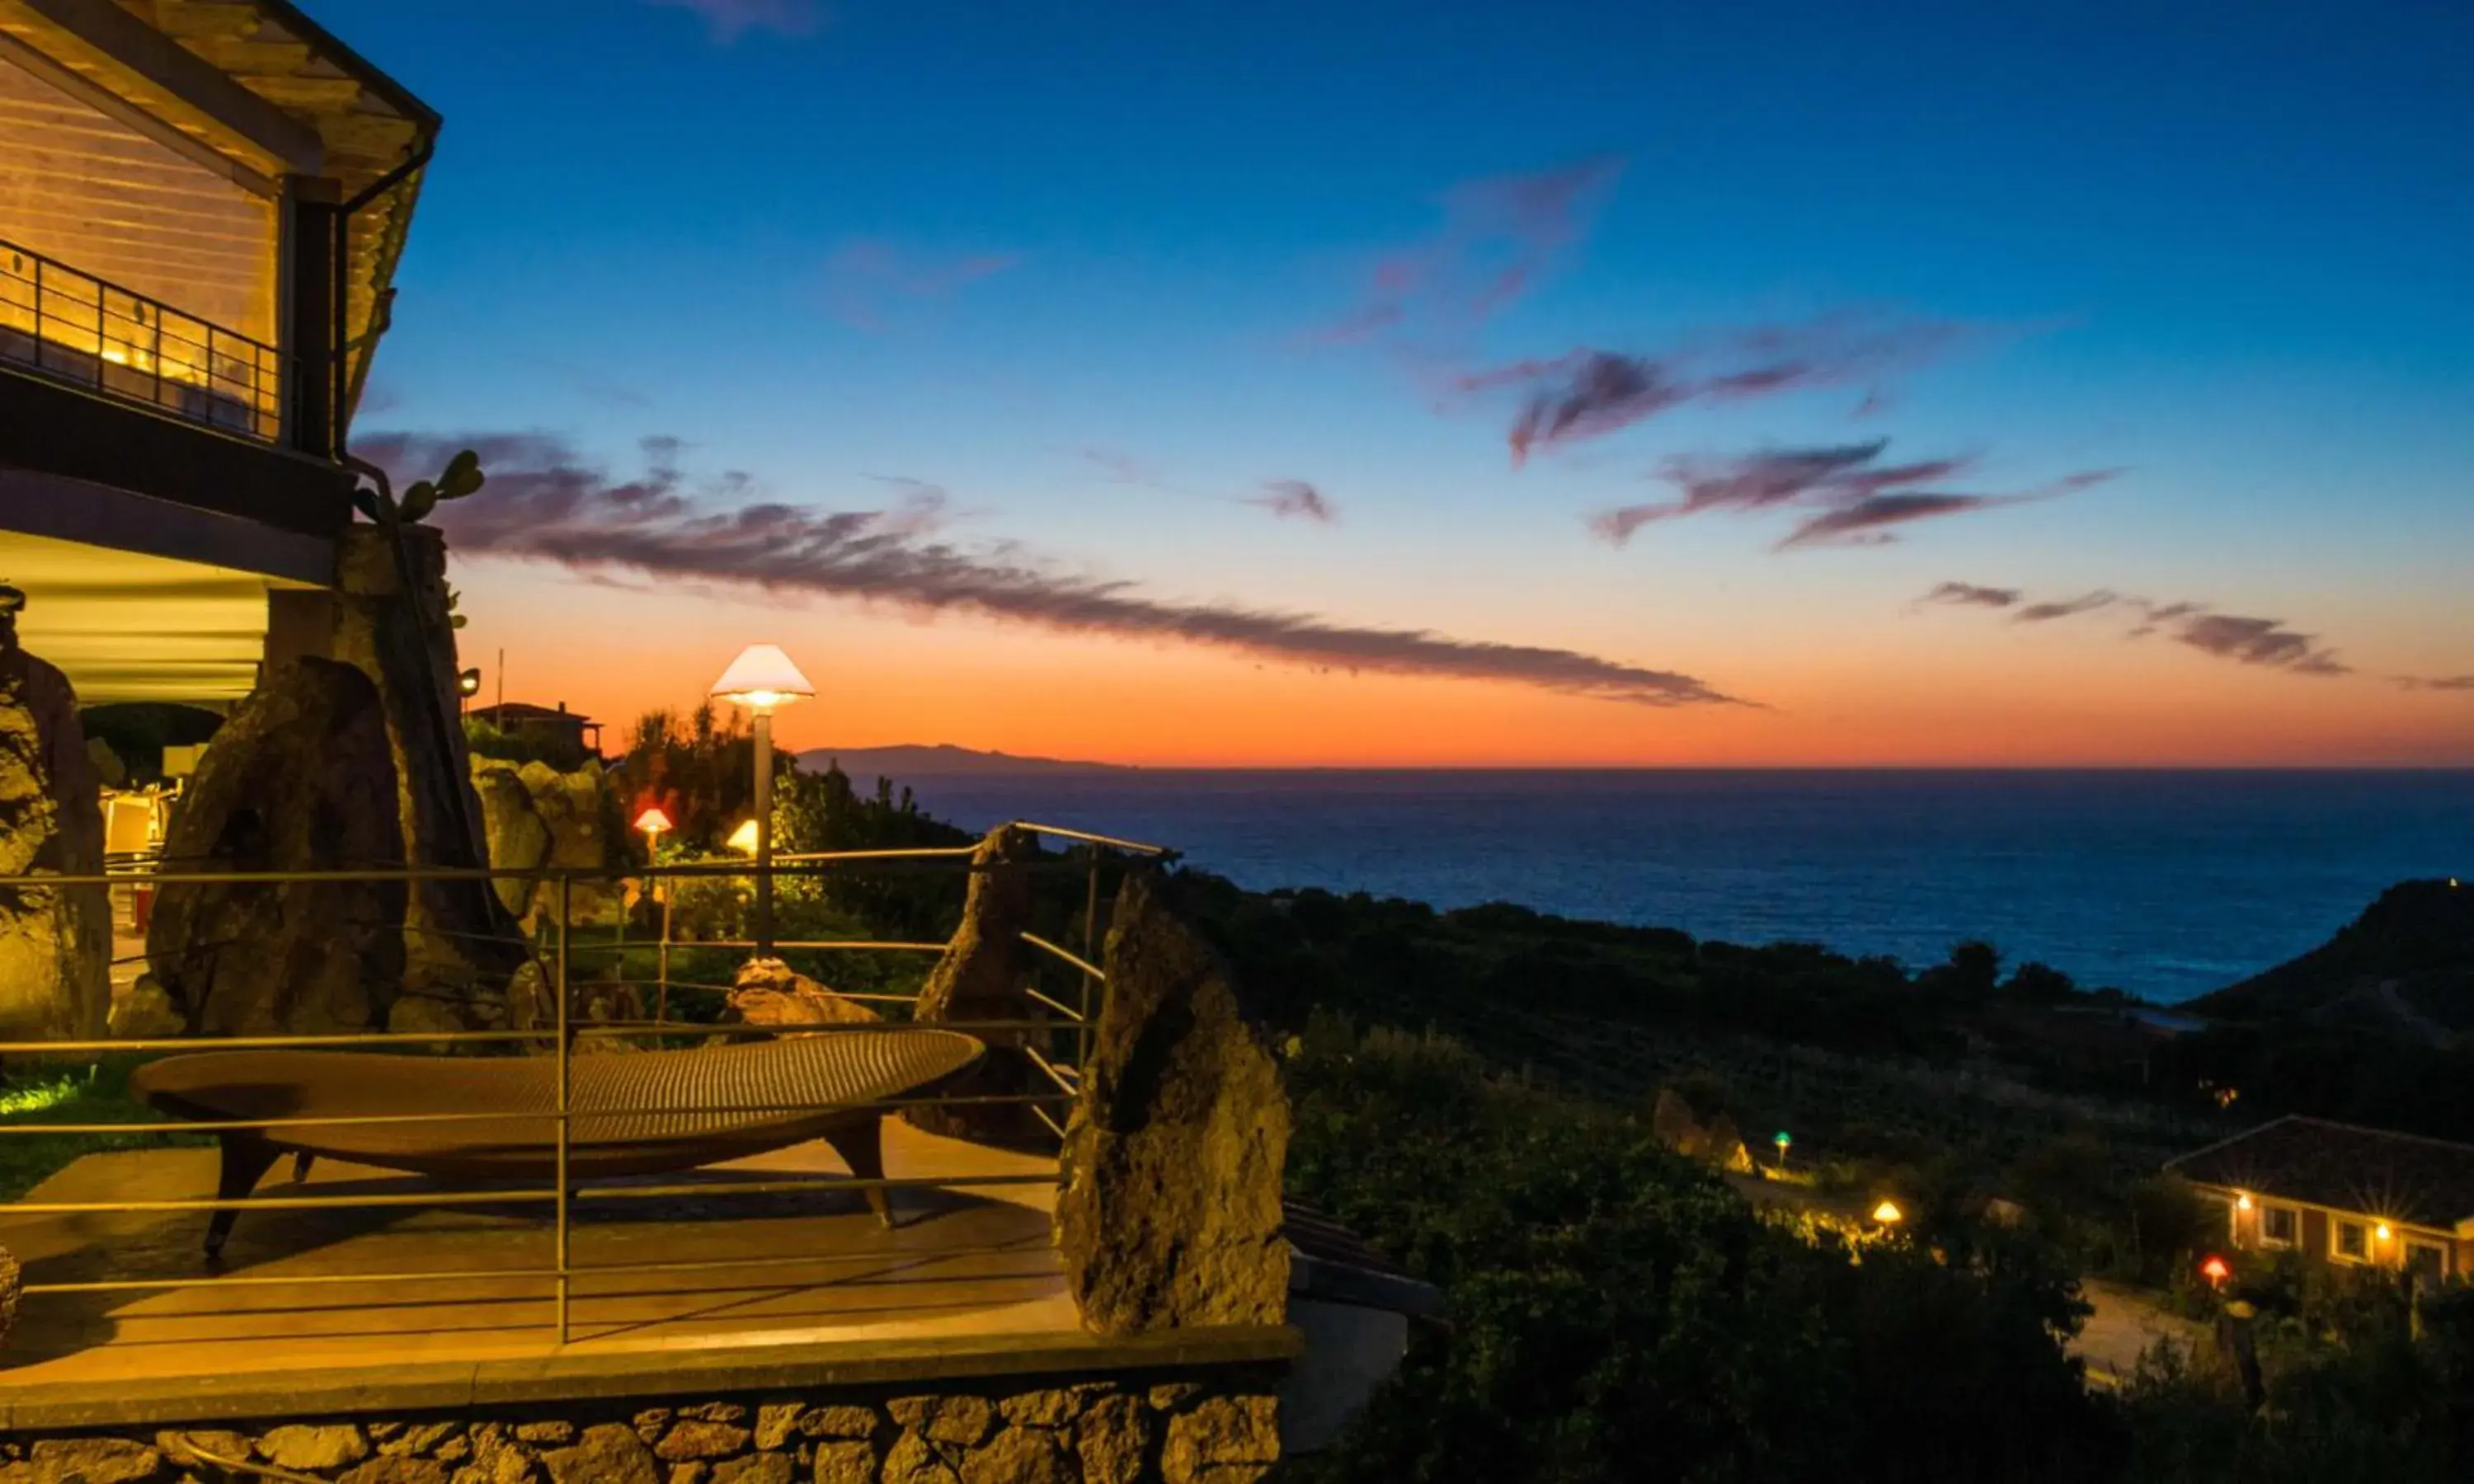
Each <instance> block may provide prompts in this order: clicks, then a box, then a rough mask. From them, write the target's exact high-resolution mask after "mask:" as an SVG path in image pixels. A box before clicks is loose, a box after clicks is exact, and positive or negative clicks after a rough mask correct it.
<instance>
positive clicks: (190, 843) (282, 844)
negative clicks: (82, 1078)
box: [146, 658, 405, 1035]
mask: <svg viewBox="0 0 2474 1484" xmlns="http://www.w3.org/2000/svg"><path fill="white" fill-rule="evenodd" d="M164 853H165V854H166V855H168V856H170V857H171V858H172V859H174V860H181V861H193V862H212V863H213V864H214V866H215V867H216V868H217V869H220V870H230V871H300V872H312V871H346V870H353V869H359V870H370V869H373V868H385V867H390V866H395V867H400V865H401V864H402V861H403V831H402V826H401V823H400V814H399V812H398V808H397V797H396V775H395V762H394V755H393V752H392V750H391V748H390V747H389V745H388V742H387V734H386V717H385V713H384V712H383V710H382V709H381V708H380V707H379V705H378V695H377V688H376V686H375V685H373V684H371V683H370V681H369V678H368V677H367V676H364V675H363V674H361V673H360V672H359V671H358V670H355V669H353V668H352V666H350V665H346V664H338V663H336V662H334V661H332V660H327V659H317V658H302V659H296V660H294V661H292V662H291V663H289V664H287V665H284V666H283V667H281V668H280V669H278V670H277V671H275V673H274V674H272V675H270V676H269V677H267V678H266V679H265V680H263V681H262V682H260V683H259V685H258V688H257V689H256V690H255V691H253V692H251V693H250V695H249V697H248V699H247V700H245V701H243V702H242V703H241V705H240V706H239V708H238V709H236V710H235V711H234V712H233V713H232V715H231V719H230V720H229V721H227V722H226V723H225V724H224V727H223V730H221V731H220V732H218V733H217V734H216V737H215V742H214V745H213V746H212V747H209V748H207V749H206V755H205V757H204V758H203V759H202V760H201V761H200V763H199V767H198V772H197V776H196V777H195V778H191V779H190V780H189V786H188V790H187V793H186V795H185V797H184V798H183V800H182V804H181V808H180V810H179V812H178V813H177V814H176V815H175V816H174V818H173V822H172V831H171V836H170V838H169V839H168V840H167V841H166V842H165V845H164ZM404 903H405V891H404V885H403V883H402V882H400V881H350V882H336V881H301V882H290V883H284V884H269V883H259V882H236V883H233V884H231V885H221V884H202V885H196V884H193V885H181V884H172V885H166V886H164V887H162V888H161V889H160V890H159V891H158V892H157V894H156V898H155V912H154V920H153V922H151V923H150V924H149V925H148V929H147V934H146V952H147V956H148V958H149V959H151V960H152V961H153V965H154V970H155V974H156V977H158V979H160V980H161V981H162V985H163V989H164V991H165V993H167V994H168V995H169V996H170V999H171V1001H172V1003H173V1004H174V1005H176V1006H178V1007H179V1009H180V1011H181V1013H182V1016H183V1017H185V1018H186V1020H187V1023H188V1027H189V1029H190V1030H192V1031H210V1032H214V1033H217V1034H222V1035H243V1034H263V1033H267V1032H300V1033H311V1032H335V1031H362V1030H372V1029H376V1028H377V1027H380V1026H383V1025H384V1024H385V1023H386V1017H387V1012H388V1010H389V1009H390V1008H391V1007H392V1006H393V1005H394V1003H395V1000H396V997H397V995H398V994H399V993H400V991H401V988H402V983H403V973H404V931H403V922H404Z"/></svg>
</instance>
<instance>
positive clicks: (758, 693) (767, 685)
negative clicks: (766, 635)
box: [713, 644, 816, 711]
mask: <svg viewBox="0 0 2474 1484" xmlns="http://www.w3.org/2000/svg"><path fill="white" fill-rule="evenodd" d="M713 693H714V694H715V695H716V696H719V697H721V698H722V699H723V700H725V701H735V702H737V703H738V704H740V706H753V707H755V708H756V709H757V710H760V711H769V710H771V709H772V708H773V707H775V706H786V705H788V704H789V703H790V702H793V701H798V700H801V699H804V698H806V697H809V696H813V695H814V694H815V693H816V687H815V686H813V685H811V684H809V683H808V678H807V677H806V676H804V675H801V674H800V673H799V667H798V666H797V665H794V664H792V663H791V662H790V657H789V656H788V655H786V654H784V653H782V648H781V646H780V645H778V644H750V645H748V646H747V647H746V648H745V649H742V650H740V652H739V658H736V659H734V660H732V661H731V662H730V668H729V669H727V670H724V671H722V672H721V679H719V680H717V681H716V682H713Z"/></svg>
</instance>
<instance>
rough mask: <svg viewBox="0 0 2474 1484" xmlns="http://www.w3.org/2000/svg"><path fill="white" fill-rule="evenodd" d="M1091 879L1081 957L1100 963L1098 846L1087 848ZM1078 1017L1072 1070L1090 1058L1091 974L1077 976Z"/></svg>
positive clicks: (1086, 895)
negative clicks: (1079, 992) (1078, 981)
mask: <svg viewBox="0 0 2474 1484" xmlns="http://www.w3.org/2000/svg"><path fill="white" fill-rule="evenodd" d="M1090 850H1091V878H1090V882H1089V886H1088V889H1087V890H1086V891H1085V893H1084V894H1083V898H1082V957H1083V958H1084V959H1085V960H1087V961H1088V962H1090V963H1094V964H1096V963H1098V962H1100V955H1099V952H1098V949H1099V939H1100V847H1099V845H1098V844H1097V843H1096V842H1095V843H1094V844H1093V845H1092V846H1091V847H1090ZM1080 978H1081V981H1082V993H1081V999H1080V1004H1081V1011H1082V1017H1081V1018H1080V1019H1079V1020H1077V1021H1075V1022H1074V1069H1075V1070H1076V1071H1077V1072H1079V1071H1081V1070H1082V1069H1083V1068H1084V1067H1085V1066H1086V1065H1088V1064H1089V1063H1090V1060H1091V1014H1092V1011H1091V975H1090V974H1089V972H1087V971H1085V972H1084V973H1083V974H1082V975H1081V976H1080Z"/></svg>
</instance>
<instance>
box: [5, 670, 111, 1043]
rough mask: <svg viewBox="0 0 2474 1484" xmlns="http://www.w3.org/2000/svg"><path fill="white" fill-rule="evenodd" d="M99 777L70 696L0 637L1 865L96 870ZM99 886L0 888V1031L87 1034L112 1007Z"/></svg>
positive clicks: (56, 676) (105, 902)
mask: <svg viewBox="0 0 2474 1484" xmlns="http://www.w3.org/2000/svg"><path fill="white" fill-rule="evenodd" d="M101 788H102V784H101V782H100V780H98V779H97V778H96V777H95V773H94V765H93V762H92V760H91V759H90V758H88V756H87V755H86V746H85V729H84V728H82V727H81V726H80V725H79V724H78V715H77V695H76V693H75V692H74V691H72V690H71V689H70V688H69V682H68V681H67V679H66V678H65V677H64V676H62V675H61V672H60V671H58V670H56V669H54V668H53V667H52V666H50V665H48V664H46V663H44V662H43V661H42V660H40V659H37V658H35V657H34V656H32V655H29V654H27V653H26V652H25V651H24V650H21V649H19V648H17V647H16V643H15V639H14V637H13V635H11V636H5V637H0V875H19V874H59V875H100V874H102V873H103V800H102V794H101ZM110 960H111V902H110V898H109V895H108V894H107V889H106V888H104V887H101V886H70V887H41V888H6V889H0V1040H8V1041H34V1040H80V1041H84V1040H92V1039H94V1038H96V1037H99V1036H101V1035H102V1034H103V1033H104V1029H105V1020H106V1017H107V1016H108V1014H109V1011H110V1007H111V980H110Z"/></svg>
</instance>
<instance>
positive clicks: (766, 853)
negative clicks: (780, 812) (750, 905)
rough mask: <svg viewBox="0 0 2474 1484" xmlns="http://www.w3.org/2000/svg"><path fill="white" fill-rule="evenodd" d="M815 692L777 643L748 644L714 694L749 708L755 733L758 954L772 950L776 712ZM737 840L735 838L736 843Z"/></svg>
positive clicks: (714, 683)
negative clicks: (753, 720)
mask: <svg viewBox="0 0 2474 1484" xmlns="http://www.w3.org/2000/svg"><path fill="white" fill-rule="evenodd" d="M815 693H816V687H815V686H813V685H811V684H809V683H808V678H807V677H806V676H804V675H801V674H800V673H799V667H798V666H797V665H794V664H792V663H791V662H790V657H789V656H788V655H786V654H784V653H782V650H781V646H779V645H776V644H750V645H748V646H747V647H746V648H745V649H742V650H740V652H739V658H736V659H734V660H732V661H731V662H730V668H729V669H727V670H724V671H722V672H721V679H719V680H717V681H716V682H713V694H714V695H716V696H717V697H719V698H720V699H722V700H724V701H727V702H730V703H731V704H732V705H734V706H745V707H747V709H748V713H749V714H750V715H751V716H753V717H754V718H755V722H756V734H755V737H754V739H753V740H754V742H755V747H756V818H755V819H754V820H752V821H750V823H751V824H753V825H754V826H756V850H755V852H754V853H755V856H756V951H757V952H758V954H760V955H764V954H769V953H771V952H772V951H773V711H774V708H775V707H777V706H788V705H789V704H790V703H791V702H793V701H804V700H807V699H808V698H809V697H811V696H813V695H814V694H815ZM736 838H737V837H736V836H734V837H733V840H734V843H735V841H736Z"/></svg>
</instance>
